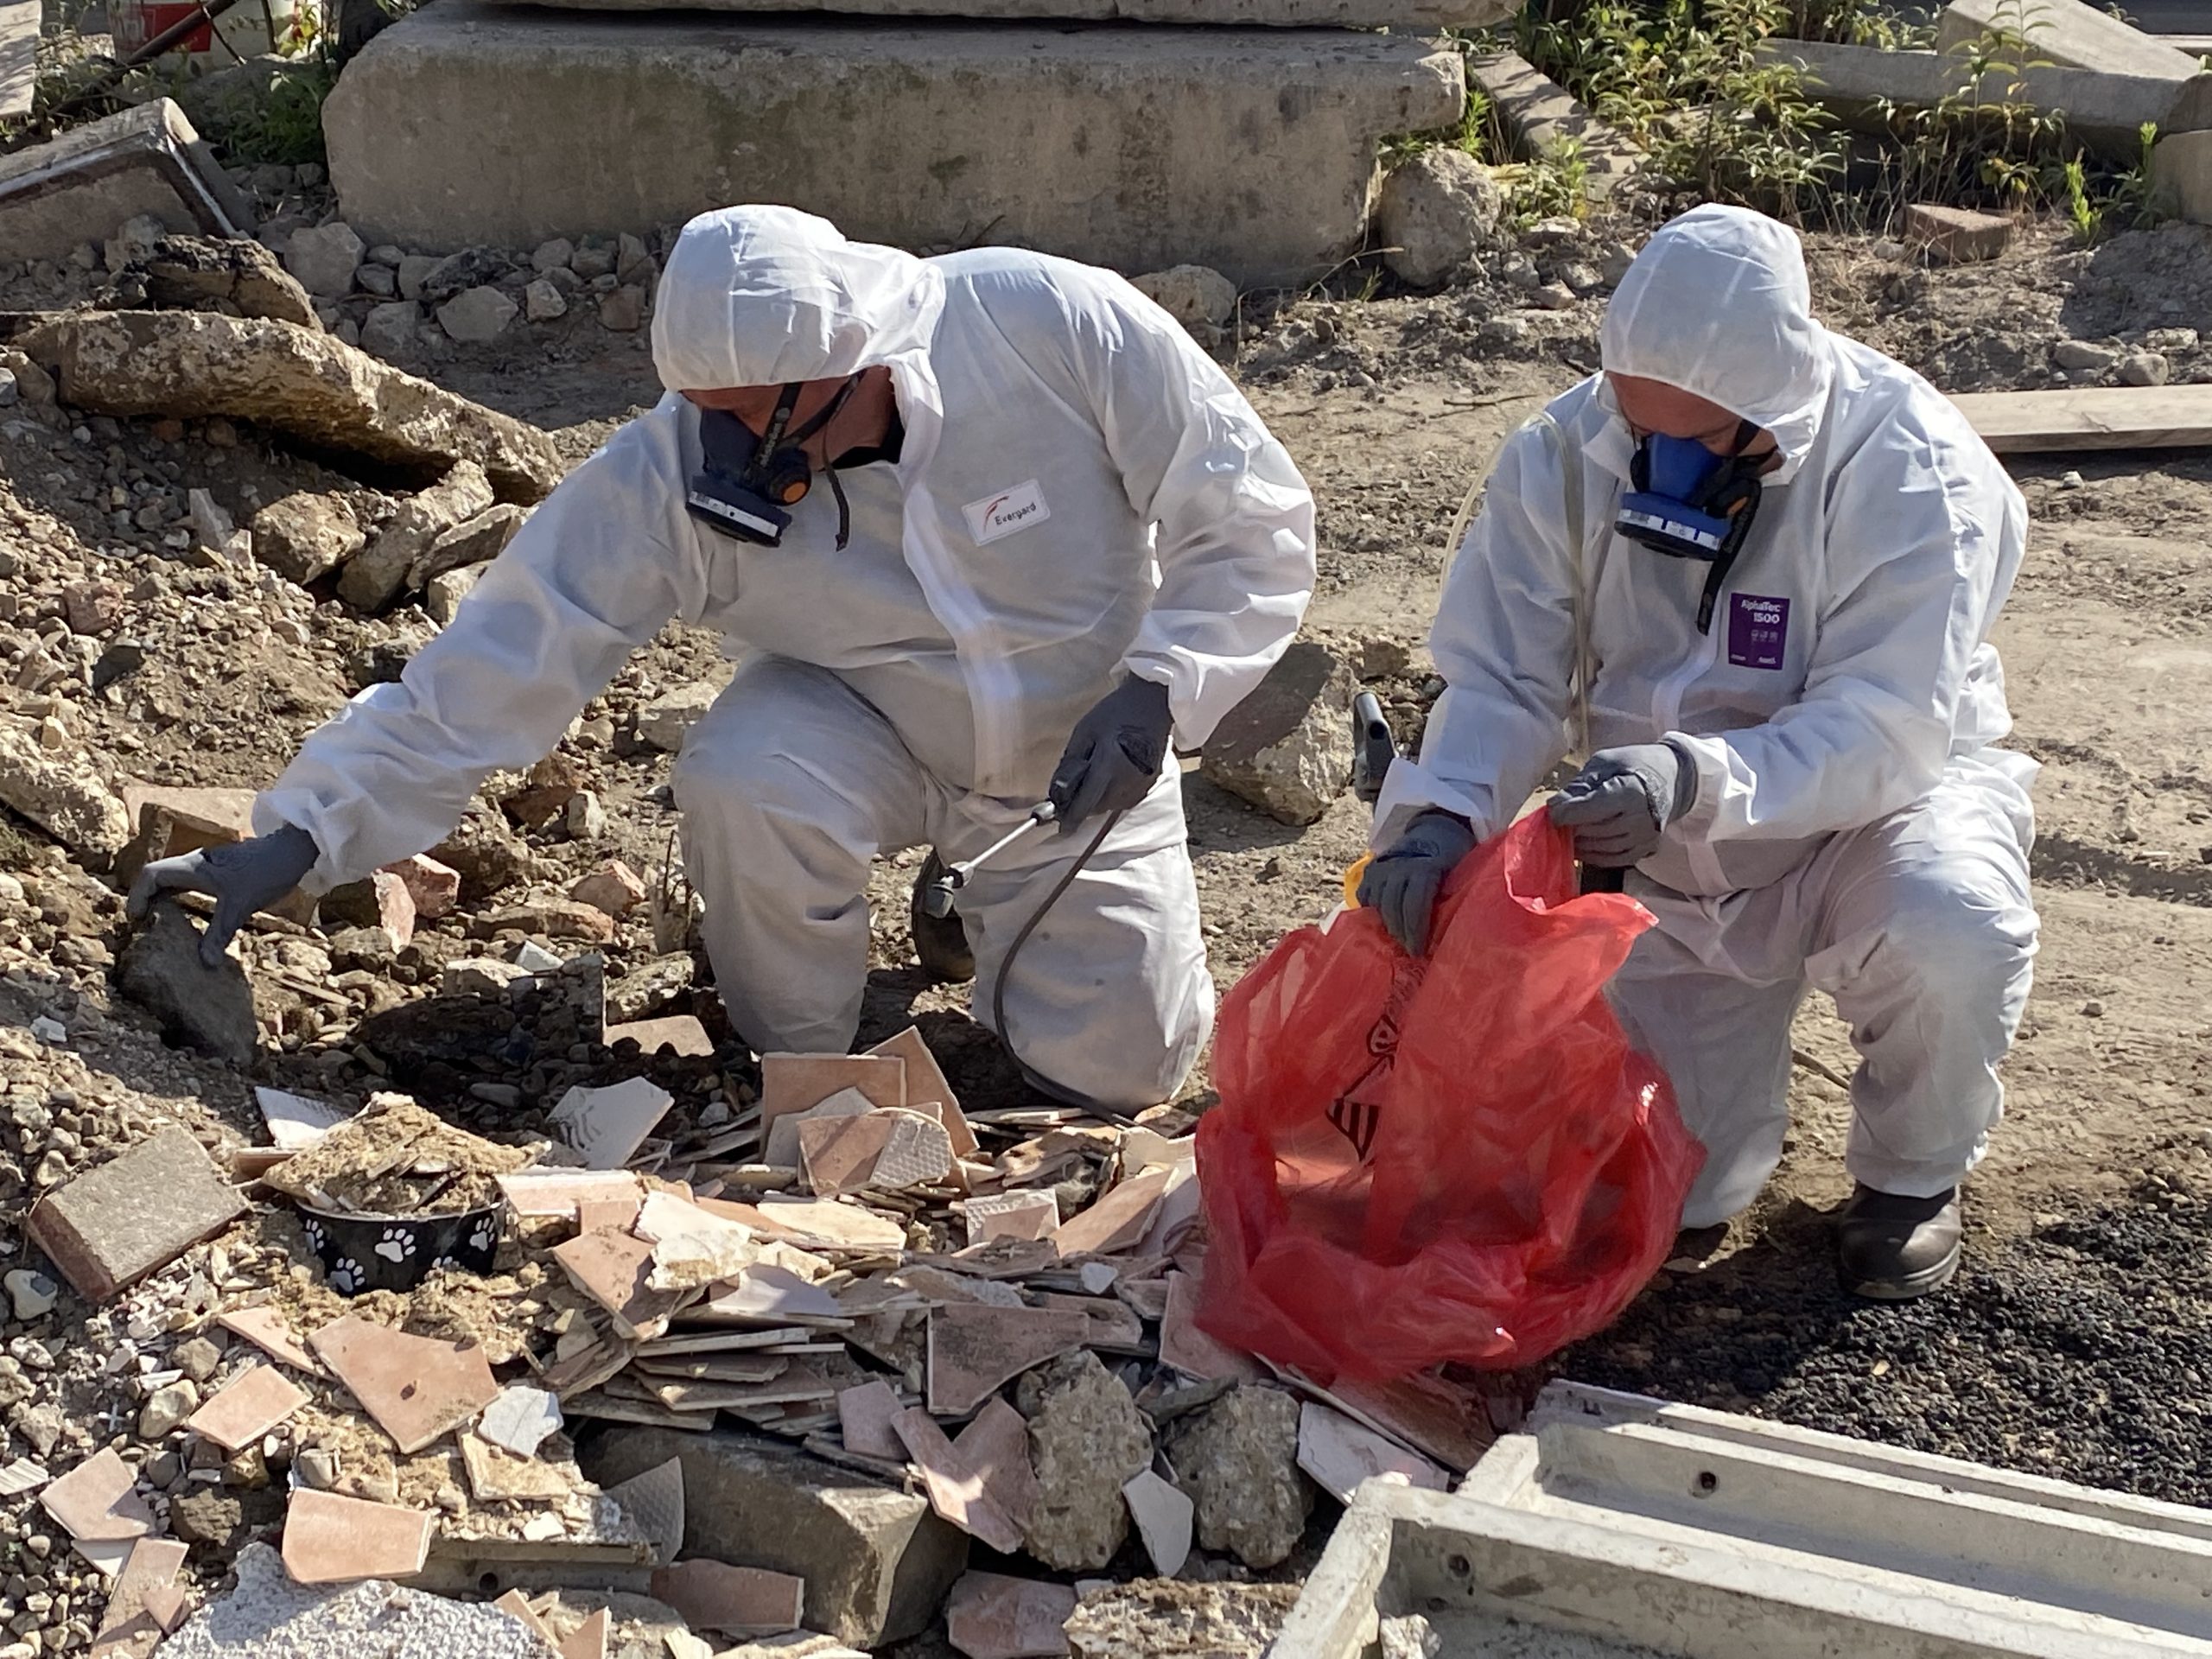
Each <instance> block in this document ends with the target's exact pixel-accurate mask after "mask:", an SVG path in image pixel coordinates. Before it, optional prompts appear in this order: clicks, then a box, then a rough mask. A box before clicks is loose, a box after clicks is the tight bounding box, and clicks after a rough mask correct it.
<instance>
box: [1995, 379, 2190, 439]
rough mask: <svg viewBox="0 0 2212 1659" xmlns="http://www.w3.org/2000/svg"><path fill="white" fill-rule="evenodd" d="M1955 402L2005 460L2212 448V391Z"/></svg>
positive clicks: (2117, 391)
mask: <svg viewBox="0 0 2212 1659" xmlns="http://www.w3.org/2000/svg"><path fill="white" fill-rule="evenodd" d="M1951 401H1952V402H1953V403H1955V404H1957V405H1958V406H1959V408H1960V409H1961V410H1962V411H1963V412H1964V413H1965V415H1966V417H1967V419H1968V420H1969V421H1971V422H1973V423H1974V430H1975V431H1976V432H1978V433H1980V435H1981V441H1982V442H1984V443H1986V444H1987V445H1988V446H1989V447H1990V448H1992V449H1993V450H1995V451H1996V452H1997V453H1998V454H2000V455H2026V454H2065V453H2069V452H2071V451H2075V450H2090V449H2190V448H2204V447H2207V446H2212V385H2202V386H2092V387H2080V388H2075V387H2068V388H2066V389H2064V390H2062V391H1976V392H1966V393H1962V394H1961V395H1959V396H1956V397H1953V398H1952V399H1951Z"/></svg>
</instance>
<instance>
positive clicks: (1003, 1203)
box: [962, 1192, 1060, 1244]
mask: <svg viewBox="0 0 2212 1659" xmlns="http://www.w3.org/2000/svg"><path fill="white" fill-rule="evenodd" d="M962 1211H963V1214H964V1215H965V1216H966V1217H967V1222H968V1242H969V1243H970V1244H981V1243H986V1242H987V1241H988V1240H990V1239H994V1238H1050V1237H1051V1236H1052V1233H1053V1231H1054V1230H1055V1229H1057V1228H1058V1226H1059V1224H1060V1203H1059V1200H1058V1198H1054V1197H1053V1196H1052V1194H1051V1193H1050V1192H999V1193H994V1194H992V1195H991V1196H990V1197H988V1198H970V1199H969V1200H968V1201H967V1203H966V1204H964V1205H962Z"/></svg>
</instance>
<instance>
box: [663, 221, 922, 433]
mask: <svg viewBox="0 0 2212 1659" xmlns="http://www.w3.org/2000/svg"><path fill="white" fill-rule="evenodd" d="M943 309H944V277H943V276H942V275H941V274H940V273H939V272H938V271H937V270H934V269H932V268H931V266H930V265H928V264H925V262H924V261H922V260H920V259H917V258H916V257H914V256H913V255H912V254H910V253H903V252H901V251H899V250H898V249H896V248H884V247H877V246H875V245H872V244H870V243H866V242H849V241H847V240H846V239H845V238H844V236H843V235H842V233H841V232H839V231H838V229H837V227H836V226H834V225H832V224H831V223H830V222H829V220H828V219H817V218H816V217H815V216H814V215H813V214H811V213H800V212H798V210H797V209H795V208H791V207H725V208H722V209H721V210H720V211H718V212H715V213H702V214H701V215H700V216H699V217H698V218H696V219H693V220H692V221H691V222H690V224H688V225H686V226H684V227H683V234H682V235H681V236H679V237H678V238H677V242H676V246H675V248H674V250H673V251H671V253H670V254H669V257H668V269H667V270H665V271H664V272H663V273H662V276H661V279H660V296H659V300H658V303H657V305H656V307H655V309H654V313H653V335H652V338H653V366H654V367H655V368H656V369H658V371H659V372H660V379H661V385H664V386H665V387H666V388H667V389H668V390H669V391H723V390H727V389H728V388H730V387H734V386H778V385H785V384H787V383H788V382H791V381H794V380H840V379H843V378H846V377H847V376H849V375H854V374H857V373H859V372H861V370H862V369H868V368H874V367H877V366H879V365H899V363H900V361H901V359H907V360H908V362H909V365H912V363H913V362H914V361H917V360H918V359H919V358H920V357H921V356H922V355H923V354H924V353H925V351H926V348H927V346H928V343H929V340H930V336H931V334H932V333H934V332H935V329H936V327H937V320H938V315H939V314H940V313H941V312H942V310H943Z"/></svg>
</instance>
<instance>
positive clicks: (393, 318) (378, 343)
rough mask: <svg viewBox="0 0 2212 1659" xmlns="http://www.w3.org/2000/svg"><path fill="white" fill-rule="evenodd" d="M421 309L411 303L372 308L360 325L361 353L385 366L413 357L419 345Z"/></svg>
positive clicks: (403, 301) (401, 302) (385, 304)
mask: <svg viewBox="0 0 2212 1659" xmlns="http://www.w3.org/2000/svg"><path fill="white" fill-rule="evenodd" d="M422 336H423V308H422V307H421V306H419V305H417V304H416V303H415V302H414V301H412V300H388V301H386V302H385V303H384V304H382V305H372V306H371V307H370V308H369V315H367V316H366V317H365V318H364V319H363V320H362V322H361V349H362V350H363V351H365V352H369V353H373V354H374V355H376V356H378V357H380V358H382V359H385V361H386V362H387V363H394V362H398V361H401V360H403V359H406V358H410V357H412V356H413V355H414V354H415V352H416V348H417V347H418V346H420V344H421V343H422Z"/></svg>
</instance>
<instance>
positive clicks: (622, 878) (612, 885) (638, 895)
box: [569, 858, 645, 917]
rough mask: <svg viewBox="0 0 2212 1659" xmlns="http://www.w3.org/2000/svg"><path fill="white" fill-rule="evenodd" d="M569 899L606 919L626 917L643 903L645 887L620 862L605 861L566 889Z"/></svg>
mask: <svg viewBox="0 0 2212 1659" xmlns="http://www.w3.org/2000/svg"><path fill="white" fill-rule="evenodd" d="M569 898H571V899H576V900H578V901H579V902H581V903H582V904H587V905H589V906H592V907H593V908H594V909H596V910H603V911H605V912H607V914H608V915H610V916H614V917H622V916H626V915H628V914H629V913H630V912H632V911H633V910H635V909H636V908H637V907H638V906H639V905H642V904H643V903H645V883H644V882H643V881H642V880H639V877H638V873H637V872H636V871H635V870H632V868H630V867H629V866H628V865H627V864H625V863H624V862H623V861H621V860H620V859H619V858H614V859H609V860H608V861H607V862H606V863H604V864H602V865H601V866H600V867H599V868H597V869H595V870H594V871H593V872H592V873H591V874H589V875H587V876H585V877H584V878H583V879H582V880H580V881H578V882H577V883H576V884H575V886H574V887H570V888H569Z"/></svg>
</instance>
